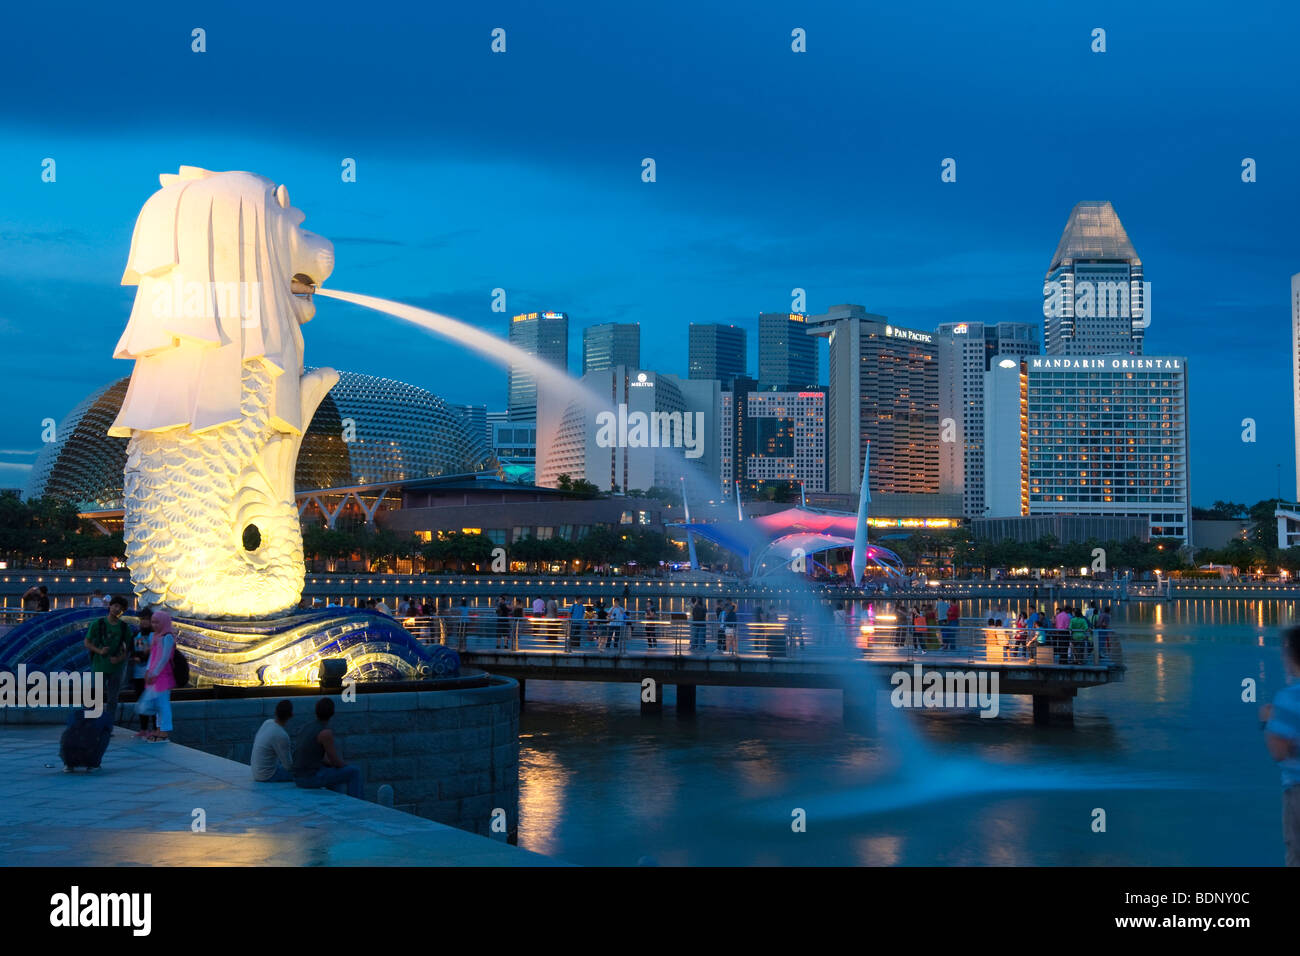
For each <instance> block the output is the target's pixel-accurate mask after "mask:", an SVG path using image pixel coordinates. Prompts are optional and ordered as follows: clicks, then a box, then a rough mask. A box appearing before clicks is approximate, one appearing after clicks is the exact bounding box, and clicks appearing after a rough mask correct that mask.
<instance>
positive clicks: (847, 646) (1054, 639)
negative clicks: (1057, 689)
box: [402, 613, 1123, 667]
mask: <svg viewBox="0 0 1300 956" xmlns="http://www.w3.org/2000/svg"><path fill="white" fill-rule="evenodd" d="M402 622H403V624H404V625H405V626H406V628H407V630H408V631H410V632H411V634H412V635H414V636H415V637H416V638H417V639H418V640H420V641H422V642H424V643H428V644H442V645H445V646H447V647H450V648H452V649H453V650H459V651H466V652H470V653H475V652H479V653H514V654H539V653H546V654H580V653H585V654H608V655H620V656H621V655H642V656H653V655H664V656H686V655H702V654H714V655H724V656H728V657H742V658H754V659H759V658H786V659H792V658H793V659H797V658H845V657H848V658H859V659H866V660H872V661H876V660H878V661H883V662H887V661H911V660H919V659H920V658H921V657H929V656H930V655H934V657H935V659H938V660H950V661H953V662H967V663H984V664H1023V665H1028V666H1057V665H1081V666H1082V665H1091V666H1098V667H1104V666H1110V665H1117V664H1121V663H1122V662H1123V649H1122V646H1121V644H1120V641H1119V638H1118V636H1117V635H1116V634H1115V632H1114V631H1113V630H1110V629H1093V630H1089V631H1088V632H1086V633H1085V634H1081V635H1080V636H1079V637H1077V638H1074V639H1072V638H1071V637H1070V635H1069V633H1068V632H1061V631H1057V630H1055V629H1052V628H1046V629H1044V628H1038V629H1034V630H1030V629H1017V628H1015V627H989V626H987V625H979V624H975V623H973V622H966V623H958V624H955V625H943V624H927V625H925V626H913V625H910V624H902V623H898V622H895V621H889V620H882V619H879V618H877V619H875V620H870V619H864V618H862V617H856V618H849V619H846V620H845V621H844V622H843V623H840V622H836V623H832V624H814V623H812V622H809V621H806V620H800V619H798V618H788V617H786V618H781V619H779V620H774V621H736V622H719V621H718V620H717V619H716V618H711V619H709V620H705V621H691V620H689V619H686V618H684V617H683V616H681V615H673V616H672V617H664V618H655V619H646V618H636V619H631V618H629V619H628V620H626V621H624V622H622V623H619V624H615V623H613V622H611V621H609V620H604V621H601V620H596V619H592V618H584V619H582V620H576V621H574V620H570V619H569V618H567V617H556V618H548V617H532V616H525V617H498V616H496V615H495V614H492V613H486V614H484V613H479V614H473V613H471V614H468V615H464V616H461V615H457V614H450V615H438V616H433V617H407V618H404V619H402Z"/></svg>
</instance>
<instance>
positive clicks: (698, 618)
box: [691, 594, 709, 651]
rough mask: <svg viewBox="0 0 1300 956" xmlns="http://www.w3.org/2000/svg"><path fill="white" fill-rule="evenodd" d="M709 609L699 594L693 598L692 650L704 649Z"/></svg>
mask: <svg viewBox="0 0 1300 956" xmlns="http://www.w3.org/2000/svg"><path fill="white" fill-rule="evenodd" d="M708 614H709V609H708V608H707V607H706V606H705V604H704V601H703V600H702V599H701V598H700V596H699V595H698V594H697V595H696V596H695V597H693V598H691V650H693V651H694V650H701V651H702V650H704V640H705V633H706V627H707V625H706V624H705V621H706V620H707V618H708Z"/></svg>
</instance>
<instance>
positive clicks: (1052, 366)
mask: <svg viewBox="0 0 1300 956" xmlns="http://www.w3.org/2000/svg"><path fill="white" fill-rule="evenodd" d="M990 366H991V367H990V369H989V371H988V372H987V373H985V416H986V417H985V443H984V449H985V499H986V503H987V506H988V516H989V517H1013V516H1018V515H1019V516H1023V515H1058V514H1068V515H1098V516H1111V517H1142V518H1145V519H1146V520H1147V522H1148V525H1149V527H1150V535H1151V537H1153V538H1155V537H1170V538H1181V539H1182V540H1183V541H1184V542H1187V543H1189V544H1190V543H1191V542H1190V538H1189V535H1190V532H1191V514H1190V492H1189V489H1188V477H1187V361H1186V359H1184V358H1182V357H1181V356H1154V355H1127V354H1125V355H1096V356H1083V355H1050V356H1038V355H1036V356H1028V357H1023V358H1022V357H1021V356H1018V355H1008V356H998V357H996V358H995V359H994V360H993V361H992V362H991V363H990Z"/></svg>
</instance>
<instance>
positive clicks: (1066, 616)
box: [1052, 607, 1070, 661]
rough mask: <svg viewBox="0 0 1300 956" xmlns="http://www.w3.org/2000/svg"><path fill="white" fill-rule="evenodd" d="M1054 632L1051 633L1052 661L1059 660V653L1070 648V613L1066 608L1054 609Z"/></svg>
mask: <svg viewBox="0 0 1300 956" xmlns="http://www.w3.org/2000/svg"><path fill="white" fill-rule="evenodd" d="M1052 623H1053V624H1054V625H1055V630H1053V631H1052V659H1053V660H1054V661H1055V660H1059V659H1060V656H1061V651H1063V650H1064V651H1067V653H1068V649H1069V646H1070V612H1069V610H1068V609H1067V608H1063V607H1058V608H1057V609H1056V619H1055V620H1054V621H1053V622H1052Z"/></svg>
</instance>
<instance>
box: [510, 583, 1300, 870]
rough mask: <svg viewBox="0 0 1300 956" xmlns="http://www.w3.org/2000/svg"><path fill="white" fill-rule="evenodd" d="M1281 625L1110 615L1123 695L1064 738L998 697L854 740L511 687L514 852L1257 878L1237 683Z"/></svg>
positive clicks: (1267, 773)
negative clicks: (652, 714) (515, 745)
mask: <svg viewBox="0 0 1300 956" xmlns="http://www.w3.org/2000/svg"><path fill="white" fill-rule="evenodd" d="M883 603H886V604H887V603H888V602H883ZM993 603H996V602H989V601H983V602H974V601H971V602H963V613H964V614H965V615H967V616H974V615H975V614H986V613H987V611H988V609H989V608H990V607H992V605H993ZM1039 603H1040V604H1046V603H1047V602H1045V601H1040V602H1039ZM1003 606H1005V602H1003ZM879 610H881V604H880V603H878V604H877V611H879ZM1293 610H1294V608H1293V602H1289V601H1288V602H1277V603H1270V602H1258V601H1214V602H1204V603H1201V604H1198V603H1193V602H1184V601H1178V602H1168V603H1165V604H1154V603H1153V604H1145V603H1143V604H1138V603H1130V604H1125V605H1119V606H1113V611H1112V614H1113V616H1114V618H1115V622H1116V629H1117V631H1118V632H1119V633H1121V634H1122V635H1123V641H1124V644H1125V658H1126V661H1127V663H1128V672H1127V674H1126V679H1125V680H1124V682H1122V683H1118V684H1113V685H1110V686H1106V687H1102V688H1093V689H1089V690H1084V691H1082V692H1081V693H1080V695H1079V698H1078V700H1077V703H1076V720H1075V726H1074V727H1073V728H1072V729H1070V728H1041V727H1036V726H1034V725H1033V723H1032V719H1031V713H1030V710H1029V706H1028V703H1027V702H1026V701H1022V700H1021V699H1019V698H1007V697H1004V698H1003V699H1002V705H1001V716H1000V717H999V718H997V719H995V720H983V719H980V718H978V717H975V716H971V715H953V714H949V713H924V714H915V713H905V712H902V711H896V710H894V709H893V708H890V707H888V706H882V707H880V708H879V710H878V728H877V730H876V731H875V732H873V733H871V734H865V735H864V734H862V733H858V732H854V731H851V730H848V729H846V728H845V727H844V726H843V724H842V722H841V720H840V700H839V694H838V692H835V691H813V690H769V689H761V688H710V687H705V688H701V689H700V690H699V698H698V705H699V706H698V712H697V714H696V716H695V717H694V718H685V719H684V718H680V717H678V716H677V715H676V714H675V713H673V712H672V710H671V708H668V709H666V711H665V713H664V715H663V716H662V717H660V718H655V719H645V718H642V717H641V716H640V713H639V695H638V693H637V687H636V686H635V685H627V686H622V685H590V684H576V683H575V684H559V683H551V684H548V683H547V682H542V681H537V682H530V684H529V705H528V709H527V710H526V711H524V713H523V715H522V717H521V721H522V726H523V729H524V731H525V733H526V734H527V735H528V736H526V737H525V738H524V739H523V740H522V741H521V744H522V746H523V750H524V753H523V755H522V756H521V830H520V843H521V845H522V846H525V847H527V848H529V849H537V850H540V851H542V852H547V853H552V854H554V855H556V856H559V857H560V858H561V859H566V860H569V861H571V862H577V863H594V864H600V863H614V864H631V863H635V862H636V861H637V860H638V859H640V858H641V857H643V856H650V857H653V858H654V859H655V860H656V861H657V862H660V863H662V864H664V865H674V864H693V865H729V864H739V865H754V864H764V863H780V864H785V865H792V864H845V865H862V864H868V865H897V864H903V865H924V864H936V863H964V864H1006V865H1024V864H1063V863H1067V864H1068V863H1075V864H1077V863H1112V864H1125V863H1129V864H1137V865H1148V864H1152V863H1161V864H1168V865H1190V864H1203V865H1226V864H1241V865H1263V864H1268V865H1271V864H1274V863H1276V862H1277V860H1278V853H1279V851H1278V846H1279V845H1280V843H1279V841H1280V833H1278V832H1276V831H1277V829H1278V827H1277V822H1276V816H1277V815H1276V813H1275V812H1274V810H1275V808H1276V804H1277V791H1278V779H1277V772H1276V769H1275V767H1274V766H1273V764H1272V762H1271V761H1270V760H1269V759H1268V757H1267V755H1266V754H1265V753H1264V752H1263V750H1262V746H1261V742H1260V735H1259V732H1258V723H1257V720H1256V708H1257V703H1255V702H1250V703H1247V702H1245V701H1243V699H1242V698H1243V696H1245V695H1243V694H1242V692H1241V680H1242V679H1243V678H1245V677H1247V676H1250V675H1258V677H1257V680H1258V682H1259V691H1258V700H1260V701H1264V700H1268V699H1270V698H1271V696H1272V694H1273V693H1274V692H1275V691H1276V690H1277V689H1278V688H1279V687H1280V686H1281V684H1282V680H1283V677H1282V672H1281V666H1280V662H1279V660H1278V626H1279V622H1286V621H1288V620H1289V619H1290V617H1291V615H1292V613H1293ZM878 703H879V700H878ZM1098 806H1101V807H1104V808H1105V809H1106V810H1107V813H1108V817H1109V820H1110V826H1111V829H1112V831H1113V832H1112V837H1113V838H1112V839H1109V840H1107V842H1106V849H1105V851H1104V852H1103V851H1101V850H1099V849H1098V844H1097V839H1096V835H1095V834H1093V833H1092V832H1091V830H1090V829H1089V825H1088V824H1089V816H1088V815H1089V813H1090V812H1091V809H1092V808H1094V807H1098ZM796 807H799V808H803V809H804V810H805V811H806V812H807V814H808V830H807V832H806V833H802V834H794V833H793V832H792V831H791V827H790V823H791V811H792V809H793V808H796ZM1135 821H1146V823H1145V824H1141V825H1139V824H1138V823H1136V822H1135ZM1121 833H1122V835H1123V839H1122V840H1121V839H1119V834H1121Z"/></svg>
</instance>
